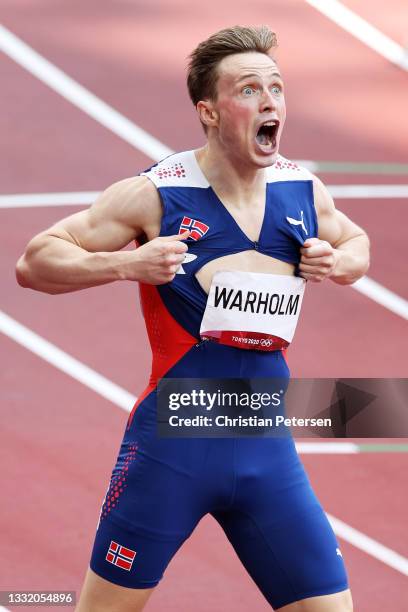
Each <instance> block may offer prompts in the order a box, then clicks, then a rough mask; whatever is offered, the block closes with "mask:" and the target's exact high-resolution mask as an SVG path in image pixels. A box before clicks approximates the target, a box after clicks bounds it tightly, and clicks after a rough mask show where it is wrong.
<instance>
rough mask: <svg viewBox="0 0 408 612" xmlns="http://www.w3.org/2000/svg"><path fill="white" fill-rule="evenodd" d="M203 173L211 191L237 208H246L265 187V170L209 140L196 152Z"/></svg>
mask: <svg viewBox="0 0 408 612" xmlns="http://www.w3.org/2000/svg"><path fill="white" fill-rule="evenodd" d="M196 158H197V161H198V163H199V165H200V168H201V170H202V172H203V173H204V175H205V177H206V179H207V180H208V182H209V183H210V185H211V187H212V188H213V189H214V191H215V192H216V193H217V194H218V195H219V196H220V197H221V199H225V200H226V201H228V202H230V203H231V204H232V205H234V206H236V207H239V208H241V207H245V206H248V204H249V203H250V202H251V201H252V200H253V199H254V196H255V197H256V195H258V194H263V193H264V190H265V183H266V177H265V170H264V169H263V168H256V167H254V166H249V165H245V164H244V163H242V161H241V160H238V159H234V158H232V157H231V156H230V155H227V154H226V153H225V151H224V150H223V149H221V148H220V147H219V146H217V145H216V144H214V143H211V142H208V143H207V144H206V145H205V146H204V147H203V148H201V149H199V150H198V151H196Z"/></svg>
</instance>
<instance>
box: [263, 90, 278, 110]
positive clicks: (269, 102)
mask: <svg viewBox="0 0 408 612" xmlns="http://www.w3.org/2000/svg"><path fill="white" fill-rule="evenodd" d="M276 108H277V104H276V100H275V98H274V96H273V94H272V93H271V92H270V91H269V89H266V88H265V89H264V90H263V92H262V96H261V101H260V111H261V113H265V112H270V111H274V110H276Z"/></svg>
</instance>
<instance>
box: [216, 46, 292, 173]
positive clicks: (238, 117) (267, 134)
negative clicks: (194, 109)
mask: <svg viewBox="0 0 408 612" xmlns="http://www.w3.org/2000/svg"><path fill="white" fill-rule="evenodd" d="M218 75H219V76H218V81H217V100H216V101H214V102H209V109H208V110H210V111H211V113H212V115H211V117H212V120H213V123H211V122H210V124H209V127H211V126H212V127H215V128H216V132H215V134H216V137H217V138H218V140H219V144H220V146H221V147H222V148H223V149H224V150H225V151H226V153H227V154H228V155H229V156H231V157H232V158H234V159H237V160H239V161H240V162H241V163H246V164H247V165H248V164H250V165H254V166H256V167H258V168H262V167H266V166H270V165H271V164H273V163H274V161H275V159H276V157H277V155H278V149H279V141H280V137H281V134H282V129H283V125H284V122H285V117H286V108H285V98H284V94H283V82H282V77H281V76H280V73H279V69H278V67H277V65H276V64H275V62H274V61H273V60H272V59H271V58H270V57H268V56H267V55H265V54H263V53H257V52H248V53H237V54H234V55H229V56H227V57H225V58H224V59H223V60H222V61H221V62H220V64H219V66H218Z"/></svg>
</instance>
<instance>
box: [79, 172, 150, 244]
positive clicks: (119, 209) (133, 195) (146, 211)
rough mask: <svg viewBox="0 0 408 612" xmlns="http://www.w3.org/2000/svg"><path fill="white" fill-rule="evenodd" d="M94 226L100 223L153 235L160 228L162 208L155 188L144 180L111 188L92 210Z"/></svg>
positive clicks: (131, 179)
mask: <svg viewBox="0 0 408 612" xmlns="http://www.w3.org/2000/svg"><path fill="white" fill-rule="evenodd" d="M89 213H90V220H91V222H94V223H98V222H99V221H100V220H101V219H104V220H106V221H109V220H111V221H113V222H117V223H120V224H121V225H122V226H126V227H128V228H134V230H135V232H136V233H137V234H140V233H147V234H150V233H151V231H150V228H152V227H156V226H157V225H160V219H161V214H162V207H161V201H160V196H159V194H158V191H157V189H156V187H155V186H154V185H153V184H152V183H151V181H149V180H148V179H147V178H146V177H144V176H135V177H129V178H125V179H122V180H120V181H117V182H116V183H113V184H112V185H110V186H109V187H108V188H107V189H105V190H104V191H103V192H102V193H101V194H100V195H99V197H98V198H97V200H96V201H95V203H94V204H93V205H92V206H91V208H90V209H89Z"/></svg>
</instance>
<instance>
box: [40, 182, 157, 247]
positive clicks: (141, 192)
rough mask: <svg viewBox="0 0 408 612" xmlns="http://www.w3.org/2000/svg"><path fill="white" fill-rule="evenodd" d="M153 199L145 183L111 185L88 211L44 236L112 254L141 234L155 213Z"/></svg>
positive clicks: (61, 222) (155, 196)
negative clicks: (111, 252)
mask: <svg viewBox="0 0 408 612" xmlns="http://www.w3.org/2000/svg"><path fill="white" fill-rule="evenodd" d="M156 198H157V200H158V195H157V193H156V192H155V188H154V187H153V186H152V185H151V184H150V181H148V179H145V178H144V177H135V178H131V179H125V180H123V181H120V182H119V183H115V184H114V185H111V187H109V188H108V189H107V190H106V191H104V192H103V193H102V194H101V195H100V196H99V197H98V199H97V200H96V201H95V203H94V204H93V205H92V206H91V207H90V208H88V209H87V210H83V211H81V212H78V213H75V214H73V215H71V216H69V217H66V218H65V219H62V220H61V221H59V222H57V223H55V224H54V225H53V226H52V227H50V228H49V229H48V230H46V232H45V233H46V234H48V235H49V236H55V237H57V238H62V239H64V240H68V241H69V242H72V243H73V244H76V245H77V246H79V247H81V248H83V249H85V250H87V251H90V252H96V251H116V250H119V249H121V248H123V247H125V246H126V245H127V244H129V243H130V242H131V241H132V240H134V239H135V238H137V237H138V236H140V235H141V234H142V233H144V232H145V227H146V224H148V223H149V220H150V219H151V217H154V216H155V215H156V214H157V212H158V211H157V202H156Z"/></svg>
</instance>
